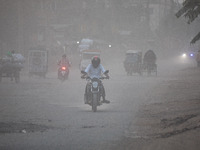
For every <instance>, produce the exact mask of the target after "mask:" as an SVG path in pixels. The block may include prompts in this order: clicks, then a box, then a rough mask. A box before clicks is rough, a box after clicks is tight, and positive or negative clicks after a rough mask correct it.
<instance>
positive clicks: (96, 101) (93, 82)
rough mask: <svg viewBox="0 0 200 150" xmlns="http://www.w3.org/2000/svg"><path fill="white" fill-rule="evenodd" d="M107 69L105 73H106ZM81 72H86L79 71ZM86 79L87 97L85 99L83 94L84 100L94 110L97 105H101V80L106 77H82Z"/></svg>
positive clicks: (83, 72)
mask: <svg viewBox="0 0 200 150" xmlns="http://www.w3.org/2000/svg"><path fill="white" fill-rule="evenodd" d="M108 72H109V71H108V70H107V71H106V72H105V74H107V73H108ZM81 73H82V74H87V73H86V72H85V71H81ZM84 79H86V80H87V81H88V83H87V85H88V87H89V89H88V93H87V95H88V99H87V100H86V96H84V101H87V104H88V105H90V106H92V111H93V112H96V111H97V106H100V105H102V104H103V103H102V101H103V100H102V99H101V98H102V96H101V94H102V93H101V92H102V88H101V86H102V81H101V80H103V79H107V78H106V77H101V78H93V79H91V78H90V77H88V76H86V77H84Z"/></svg>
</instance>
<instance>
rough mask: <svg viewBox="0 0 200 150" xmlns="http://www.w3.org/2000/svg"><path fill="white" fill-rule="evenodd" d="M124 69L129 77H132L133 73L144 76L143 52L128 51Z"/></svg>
mask: <svg viewBox="0 0 200 150" xmlns="http://www.w3.org/2000/svg"><path fill="white" fill-rule="evenodd" d="M124 68H125V71H126V72H127V75H132V74H133V73H139V74H140V75H142V70H141V69H142V52H141V51H138V50H128V51H126V58H125V60H124Z"/></svg>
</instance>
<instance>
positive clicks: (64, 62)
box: [58, 54, 70, 76]
mask: <svg viewBox="0 0 200 150" xmlns="http://www.w3.org/2000/svg"><path fill="white" fill-rule="evenodd" d="M58 66H59V68H58V76H59V74H60V71H61V67H62V66H66V67H70V62H69V59H68V58H67V55H66V54H63V55H62V58H61V60H60V61H59V62H58Z"/></svg>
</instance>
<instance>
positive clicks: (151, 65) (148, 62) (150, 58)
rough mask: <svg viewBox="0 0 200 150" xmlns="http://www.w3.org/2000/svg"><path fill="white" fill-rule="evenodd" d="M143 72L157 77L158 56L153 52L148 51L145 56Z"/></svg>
mask: <svg viewBox="0 0 200 150" xmlns="http://www.w3.org/2000/svg"><path fill="white" fill-rule="evenodd" d="M142 71H143V72H146V73H147V75H153V74H154V75H156V76H157V64H156V55H155V53H154V52H153V51H152V50H148V51H147V52H146V53H145V55H144V58H143V64H142Z"/></svg>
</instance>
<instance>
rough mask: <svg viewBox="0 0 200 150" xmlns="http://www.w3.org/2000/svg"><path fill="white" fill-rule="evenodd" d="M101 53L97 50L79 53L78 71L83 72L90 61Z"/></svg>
mask: <svg viewBox="0 0 200 150" xmlns="http://www.w3.org/2000/svg"><path fill="white" fill-rule="evenodd" d="M100 54H101V52H100V51H99V50H84V51H82V53H81V60H80V70H85V69H86V67H87V66H88V65H89V64H90V63H91V59H92V57H93V56H99V57H100Z"/></svg>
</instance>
